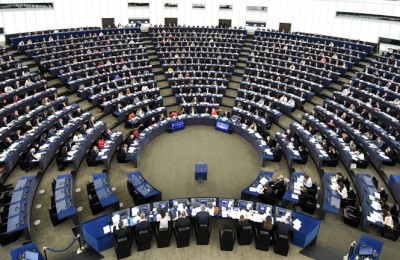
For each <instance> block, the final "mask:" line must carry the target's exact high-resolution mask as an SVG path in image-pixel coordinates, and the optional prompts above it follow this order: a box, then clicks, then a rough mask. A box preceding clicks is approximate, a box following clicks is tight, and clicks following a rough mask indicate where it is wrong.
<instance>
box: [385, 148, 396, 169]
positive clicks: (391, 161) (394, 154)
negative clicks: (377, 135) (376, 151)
mask: <svg viewBox="0 0 400 260" xmlns="http://www.w3.org/2000/svg"><path fill="white" fill-rule="evenodd" d="M397 157H398V155H397V152H396V151H393V158H394V159H393V160H392V159H391V160H390V162H388V161H383V162H382V164H383V165H387V166H395V165H396V163H397V159H396V158H397Z"/></svg>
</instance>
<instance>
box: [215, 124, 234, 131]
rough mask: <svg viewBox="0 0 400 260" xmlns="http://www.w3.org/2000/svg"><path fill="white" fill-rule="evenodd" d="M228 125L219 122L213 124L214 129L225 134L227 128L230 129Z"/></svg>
mask: <svg viewBox="0 0 400 260" xmlns="http://www.w3.org/2000/svg"><path fill="white" fill-rule="evenodd" d="M230 126H231V125H230V124H229V123H225V122H221V121H217V122H216V124H215V129H217V130H219V131H222V132H225V133H229V128H230Z"/></svg>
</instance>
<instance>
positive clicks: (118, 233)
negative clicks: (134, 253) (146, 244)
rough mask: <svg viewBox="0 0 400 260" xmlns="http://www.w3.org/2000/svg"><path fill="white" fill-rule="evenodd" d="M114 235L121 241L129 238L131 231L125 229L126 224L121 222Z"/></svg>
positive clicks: (115, 228)
mask: <svg viewBox="0 0 400 260" xmlns="http://www.w3.org/2000/svg"><path fill="white" fill-rule="evenodd" d="M113 234H114V238H115V239H120V238H124V237H128V236H129V234H130V233H129V229H128V228H126V227H124V224H123V223H122V221H121V222H119V223H118V229H117V227H116V226H114V230H113Z"/></svg>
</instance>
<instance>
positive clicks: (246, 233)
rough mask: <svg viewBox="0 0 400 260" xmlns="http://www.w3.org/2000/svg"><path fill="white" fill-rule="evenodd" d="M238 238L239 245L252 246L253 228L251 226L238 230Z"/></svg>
mask: <svg viewBox="0 0 400 260" xmlns="http://www.w3.org/2000/svg"><path fill="white" fill-rule="evenodd" d="M237 238H238V244H239V245H250V244H251V241H252V240H253V228H252V227H251V226H250V225H248V226H243V227H241V228H237Z"/></svg>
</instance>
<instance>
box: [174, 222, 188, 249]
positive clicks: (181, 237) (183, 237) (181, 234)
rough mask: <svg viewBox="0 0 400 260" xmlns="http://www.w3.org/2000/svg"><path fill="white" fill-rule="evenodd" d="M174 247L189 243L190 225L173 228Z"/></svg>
mask: <svg viewBox="0 0 400 260" xmlns="http://www.w3.org/2000/svg"><path fill="white" fill-rule="evenodd" d="M175 240H176V247H178V248H181V247H186V246H189V245H190V227H181V228H175Z"/></svg>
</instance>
